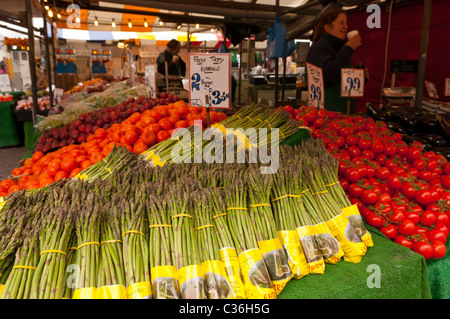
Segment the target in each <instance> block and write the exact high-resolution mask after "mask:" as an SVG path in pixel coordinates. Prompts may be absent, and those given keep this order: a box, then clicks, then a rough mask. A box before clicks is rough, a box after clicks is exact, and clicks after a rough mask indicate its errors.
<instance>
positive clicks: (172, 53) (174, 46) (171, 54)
mask: <svg viewBox="0 0 450 319" xmlns="http://www.w3.org/2000/svg"><path fill="white" fill-rule="evenodd" d="M180 48H181V43H180V42H179V41H177V40H175V39H172V40H170V41H169V43H167V46H166V49H165V50H164V51H163V52H161V53H160V54H159V56H158V59H157V60H156V64H157V70H158V73H161V74H162V75H166V69H165V62H166V61H167V62H168V66H169V68H168V72H169V75H179V76H182V77H184V76H185V75H186V63H185V62H184V61H183V59H181V58H180V57H179V56H178V53H179V52H180Z"/></svg>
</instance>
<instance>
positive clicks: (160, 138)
mask: <svg viewBox="0 0 450 319" xmlns="http://www.w3.org/2000/svg"><path fill="white" fill-rule="evenodd" d="M156 138H157V140H158V143H159V142H162V141H164V140H167V139H168V138H170V133H169V132H167V131H164V130H162V131H159V132H158V134H156Z"/></svg>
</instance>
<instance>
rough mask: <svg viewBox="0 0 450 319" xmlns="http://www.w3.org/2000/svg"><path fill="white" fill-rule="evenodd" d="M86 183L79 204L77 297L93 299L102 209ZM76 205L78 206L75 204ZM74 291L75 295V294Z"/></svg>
mask: <svg viewBox="0 0 450 319" xmlns="http://www.w3.org/2000/svg"><path fill="white" fill-rule="evenodd" d="M83 184H84V185H86V189H83V190H82V192H88V194H87V196H86V199H85V201H83V202H82V203H81V205H79V206H78V214H77V218H76V222H75V225H76V234H77V252H76V261H77V265H78V266H79V267H80V273H79V278H78V281H77V287H76V288H77V290H76V291H75V293H78V292H79V293H80V296H78V295H76V296H74V299H75V298H80V299H85V298H86V299H91V298H95V295H91V293H95V289H92V288H97V278H98V265H99V260H100V258H99V256H100V254H99V253H100V211H101V204H99V203H101V200H100V198H99V196H98V195H97V196H96V195H94V194H95V193H94V192H92V191H90V190H92V187H90V186H89V185H87V183H83ZM75 207H76V206H75ZM75 293H74V295H75Z"/></svg>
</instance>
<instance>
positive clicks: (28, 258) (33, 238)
mask: <svg viewBox="0 0 450 319" xmlns="http://www.w3.org/2000/svg"><path fill="white" fill-rule="evenodd" d="M39 231H40V228H39V221H38V220H37V222H36V223H34V224H33V225H32V224H31V223H30V224H28V226H27V227H26V228H25V232H26V233H27V234H28V235H27V237H26V238H25V239H24V241H23V245H22V246H21V247H20V248H18V249H17V252H16V258H15V261H14V266H13V267H12V270H11V272H10V274H9V276H8V279H7V281H6V284H5V287H4V290H3V292H2V293H1V299H28V297H29V295H30V290H31V282H32V279H33V272H34V270H35V269H36V268H35V267H36V265H37V263H38V261H39Z"/></svg>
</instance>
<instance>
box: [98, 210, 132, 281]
mask: <svg viewBox="0 0 450 319" xmlns="http://www.w3.org/2000/svg"><path fill="white" fill-rule="evenodd" d="M119 221H120V216H118V214H117V211H116V210H114V209H112V207H111V205H107V206H106V207H105V209H103V211H102V220H101V224H100V267H99V276H98V282H97V285H98V287H102V286H112V285H123V286H125V275H124V263H123V252H122V237H121V236H120V235H121V229H120V223H119Z"/></svg>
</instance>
